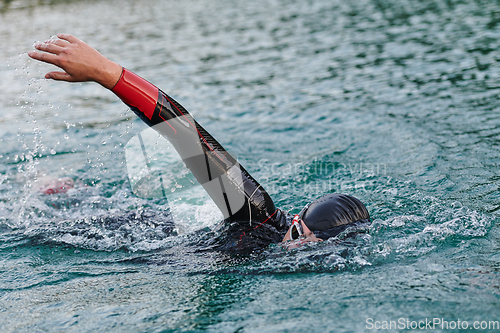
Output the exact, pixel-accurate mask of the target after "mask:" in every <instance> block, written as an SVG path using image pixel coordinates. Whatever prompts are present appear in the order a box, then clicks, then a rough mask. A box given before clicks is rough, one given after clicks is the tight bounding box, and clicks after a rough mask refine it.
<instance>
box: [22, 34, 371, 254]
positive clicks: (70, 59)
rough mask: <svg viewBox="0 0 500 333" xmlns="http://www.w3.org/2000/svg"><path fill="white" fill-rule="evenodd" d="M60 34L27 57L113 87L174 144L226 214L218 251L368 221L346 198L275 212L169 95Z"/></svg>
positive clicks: (294, 239)
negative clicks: (293, 211)
mask: <svg viewBox="0 0 500 333" xmlns="http://www.w3.org/2000/svg"><path fill="white" fill-rule="evenodd" d="M57 37H58V39H51V40H47V41H45V42H43V43H37V44H36V45H35V49H36V50H38V51H31V52H29V53H28V55H29V56H30V57H31V58H33V59H35V60H39V61H42V62H46V63H49V64H53V65H55V66H57V67H59V68H61V69H62V71H52V72H49V73H47V74H46V75H45V78H46V79H53V80H56V81H67V82H87V81H91V82H97V83H99V84H100V85H102V86H103V87H104V88H106V89H109V90H111V91H112V92H113V93H114V94H115V95H117V96H118V97H119V98H120V99H121V100H122V101H123V102H124V103H125V104H127V105H128V106H129V107H130V108H131V109H132V111H134V112H135V113H136V114H137V115H138V116H139V117H140V118H141V119H142V120H143V121H144V122H145V123H146V124H148V125H149V126H151V127H153V128H154V129H155V130H156V131H157V132H159V133H160V134H161V135H163V136H165V137H166V138H167V139H168V140H169V141H170V143H171V144H172V145H173V146H174V148H175V149H176V150H177V152H178V153H179V155H180V156H181V158H182V160H183V161H184V163H185V164H186V166H187V168H188V169H190V171H191V172H192V174H193V175H194V177H195V178H196V179H197V180H198V182H199V183H200V184H201V185H202V186H203V187H204V189H205V190H206V191H207V193H208V194H209V196H210V197H211V199H212V200H213V201H214V203H215V204H216V205H217V207H218V208H219V209H220V210H221V212H222V213H223V216H224V221H223V222H222V224H221V226H220V235H221V237H220V238H219V239H218V241H217V244H211V245H213V247H214V248H217V249H221V250H229V251H234V250H236V251H239V252H251V251H253V250H256V249H260V248H263V247H266V246H268V245H269V244H271V243H280V242H281V243H283V244H285V247H287V248H292V247H298V246H301V245H302V244H304V243H309V242H321V241H323V240H326V239H328V238H330V237H334V236H336V235H338V234H339V233H340V232H342V231H343V230H345V229H346V228H347V227H349V226H353V225H358V224H365V223H369V221H370V215H369V213H368V211H367V209H366V207H365V206H364V204H363V203H362V202H361V201H359V200H358V199H356V198H354V197H352V196H350V195H347V194H327V195H325V196H323V197H321V198H319V199H317V200H315V201H314V202H312V203H311V204H309V205H306V206H305V207H304V209H302V211H301V212H300V213H299V214H296V215H295V216H292V215H291V214H289V213H287V212H285V211H282V210H281V209H279V208H276V207H275V205H274V203H273V200H272V199H271V197H270V196H269V194H268V193H267V192H266V191H265V189H264V188H263V187H262V186H261V185H260V184H259V183H258V182H257V181H256V180H255V179H254V178H253V177H252V176H251V175H250V174H249V173H248V172H247V171H246V170H245V169H244V168H243V167H242V166H241V165H240V164H239V163H238V162H237V161H236V159H235V158H233V157H232V156H231V155H230V154H229V153H228V152H227V151H226V150H225V149H224V148H223V147H222V146H221V145H220V143H219V142H217V141H216V140H215V139H214V138H213V137H212V136H211V135H210V134H209V133H208V132H207V131H206V130H205V129H204V128H203V127H202V126H201V125H200V124H198V122H197V121H196V120H195V119H194V118H193V117H192V116H191V115H190V114H189V112H187V110H186V109H184V107H182V106H181V105H180V104H179V103H178V102H177V101H175V100H174V99H173V98H172V97H170V96H169V95H167V94H166V93H164V92H163V91H161V90H159V89H158V88H157V87H156V86H154V85H153V84H151V83H150V82H148V81H146V80H145V79H143V78H142V77H140V76H138V75H137V74H135V73H133V72H131V71H129V70H128V69H126V68H123V67H122V66H120V65H119V64H117V63H115V62H113V61H111V60H109V59H107V58H106V57H104V56H103V55H101V54H100V53H99V52H98V51H97V50H95V49H94V48H92V47H91V46H89V45H87V44H86V43H84V42H83V41H81V40H79V39H78V38H76V37H74V36H71V35H68V34H58V35H57Z"/></svg>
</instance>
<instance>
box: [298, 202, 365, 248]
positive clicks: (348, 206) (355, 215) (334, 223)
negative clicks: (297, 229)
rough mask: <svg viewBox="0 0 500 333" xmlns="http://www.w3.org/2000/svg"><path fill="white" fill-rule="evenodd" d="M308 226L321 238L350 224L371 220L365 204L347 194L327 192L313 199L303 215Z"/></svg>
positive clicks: (328, 236)
mask: <svg viewBox="0 0 500 333" xmlns="http://www.w3.org/2000/svg"><path fill="white" fill-rule="evenodd" d="M302 220H303V221H304V223H305V224H306V225H307V227H308V228H309V229H310V230H311V231H312V232H313V233H314V234H315V235H316V236H317V237H319V238H321V239H327V238H330V237H333V236H336V235H338V234H339V233H341V232H342V231H344V230H345V229H346V228H347V227H348V226H349V225H352V224H354V223H356V222H360V223H362V222H365V223H368V222H369V221H370V214H369V213H368V210H367V209H366V207H365V205H364V204H363V203H362V202H361V201H359V200H358V199H356V198H355V197H352V196H350V195H347V194H338V193H334V194H327V195H324V196H322V197H321V198H319V199H316V200H315V201H313V202H312V203H311V204H310V205H309V206H308V207H307V208H306V210H305V212H304V213H303V215H302Z"/></svg>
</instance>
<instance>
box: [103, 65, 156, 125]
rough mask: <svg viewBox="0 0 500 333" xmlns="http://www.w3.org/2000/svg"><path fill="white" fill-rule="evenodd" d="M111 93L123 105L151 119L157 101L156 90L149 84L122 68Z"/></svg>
mask: <svg viewBox="0 0 500 333" xmlns="http://www.w3.org/2000/svg"><path fill="white" fill-rule="evenodd" d="M111 91H112V92H114V93H115V94H116V96H118V97H120V99H121V100H122V101H123V102H124V103H125V104H128V105H130V106H133V107H136V108H137V109H139V110H141V111H142V112H143V113H144V115H145V116H146V117H148V118H149V119H151V118H153V113H154V111H155V108H156V102H157V101H158V88H157V87H156V86H154V85H153V84H151V83H150V82H148V81H146V80H144V79H143V78H142V77H140V76H139V75H137V74H135V73H133V72H131V71H129V70H127V69H126V68H123V71H122V75H121V76H120V79H119V80H118V82H117V83H116V85H115V86H114V87H113V89H111Z"/></svg>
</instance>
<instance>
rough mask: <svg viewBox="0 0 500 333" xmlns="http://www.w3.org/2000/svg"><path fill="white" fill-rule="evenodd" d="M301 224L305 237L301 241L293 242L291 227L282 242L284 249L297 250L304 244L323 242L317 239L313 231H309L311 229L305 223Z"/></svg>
mask: <svg viewBox="0 0 500 333" xmlns="http://www.w3.org/2000/svg"><path fill="white" fill-rule="evenodd" d="M299 223H300V225H301V227H302V231H303V232H304V235H303V236H302V237H301V238H299V239H295V240H293V239H292V237H291V233H292V227H290V228H289V229H288V231H287V233H286V235H285V237H284V238H283V240H282V241H281V246H282V247H283V248H285V249H287V250H290V249H295V248H298V247H301V246H303V245H304V244H306V243H309V242H322V241H323V240H322V239H321V238H318V237H316V236H315V235H314V233H313V232H312V231H311V230H309V228H308V227H307V225H306V224H305V223H304V221H302V220H300V221H299Z"/></svg>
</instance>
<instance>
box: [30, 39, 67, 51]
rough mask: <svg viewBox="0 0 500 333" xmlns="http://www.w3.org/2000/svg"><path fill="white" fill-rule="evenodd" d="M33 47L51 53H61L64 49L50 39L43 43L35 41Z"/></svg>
mask: <svg viewBox="0 0 500 333" xmlns="http://www.w3.org/2000/svg"><path fill="white" fill-rule="evenodd" d="M35 49H37V50H39V51H44V52H48V53H52V54H61V53H62V52H63V51H64V47H62V46H59V45H57V44H56V43H55V42H51V41H46V42H45V43H37V44H35Z"/></svg>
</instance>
